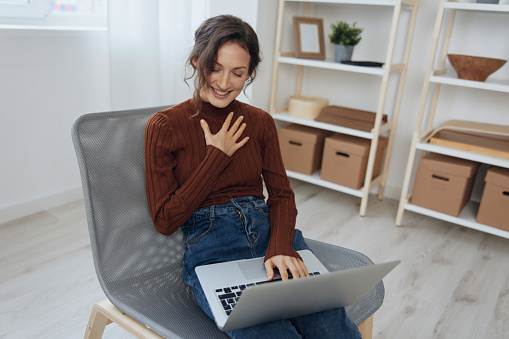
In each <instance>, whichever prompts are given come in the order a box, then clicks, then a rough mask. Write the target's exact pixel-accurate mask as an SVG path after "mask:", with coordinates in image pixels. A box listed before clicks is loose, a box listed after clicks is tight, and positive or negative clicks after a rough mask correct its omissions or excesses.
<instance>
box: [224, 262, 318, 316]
mask: <svg viewBox="0 0 509 339" xmlns="http://www.w3.org/2000/svg"><path fill="white" fill-rule="evenodd" d="M309 275H310V276H314V275H320V272H313V273H309ZM288 278H289V279H292V275H291V274H290V275H289V277H288ZM281 280H282V279H281V278H275V279H272V280H271V281H267V280H265V281H260V282H257V283H251V284H245V285H238V286H229V287H223V288H218V289H216V295H217V297H218V298H219V301H220V302H221V305H222V306H223V309H224V312H225V313H226V315H227V316H228V315H230V313H231V312H232V311H233V308H234V307H235V305H236V304H237V301H238V300H239V298H240V296H241V295H242V292H243V291H244V290H245V289H247V288H249V287H253V286H259V285H263V284H267V283H271V282H274V281H281Z"/></svg>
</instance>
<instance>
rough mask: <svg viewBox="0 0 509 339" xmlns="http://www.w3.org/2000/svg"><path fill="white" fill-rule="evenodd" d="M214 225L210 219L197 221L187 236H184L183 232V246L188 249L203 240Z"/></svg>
mask: <svg viewBox="0 0 509 339" xmlns="http://www.w3.org/2000/svg"><path fill="white" fill-rule="evenodd" d="M214 224H215V222H214V220H212V219H204V220H201V221H197V222H196V223H195V224H194V227H192V228H193V229H192V232H190V233H189V235H188V236H185V235H186V233H185V232H184V245H185V246H186V247H188V246H190V245H192V244H194V243H196V242H197V241H199V240H201V239H203V238H205V237H206V236H207V235H209V234H210V233H211V232H212V230H213V229H214Z"/></svg>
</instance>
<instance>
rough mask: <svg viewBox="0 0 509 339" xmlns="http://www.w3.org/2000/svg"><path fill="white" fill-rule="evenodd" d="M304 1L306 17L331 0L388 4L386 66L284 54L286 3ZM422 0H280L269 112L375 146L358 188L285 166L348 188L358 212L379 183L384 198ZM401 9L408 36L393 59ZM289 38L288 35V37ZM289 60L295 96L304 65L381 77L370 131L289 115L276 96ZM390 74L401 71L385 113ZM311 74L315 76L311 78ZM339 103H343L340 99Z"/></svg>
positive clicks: (314, 181) (315, 179)
mask: <svg viewBox="0 0 509 339" xmlns="http://www.w3.org/2000/svg"><path fill="white" fill-rule="evenodd" d="M295 2H300V3H305V4H306V5H305V10H304V15H303V16H306V17H309V16H310V13H311V9H312V8H314V6H320V5H323V4H328V5H331V4H333V5H337V6H378V7H388V8H392V9H393V12H392V20H391V29H390V36H389V41H388V46H387V52H386V57H385V62H384V66H383V67H381V68H374V67H361V66H352V65H346V64H341V63H336V62H334V61H330V60H325V61H324V60H310V59H302V58H296V57H293V56H292V55H293V53H283V52H282V51H281V42H282V39H283V21H284V13H285V5H286V4H287V3H295ZM418 4H419V0H308V1H302V0H279V12H278V23H277V33H276V51H275V57H274V72H273V79H272V93H271V100H270V113H271V114H272V116H273V117H274V119H276V120H279V121H283V122H289V123H295V124H299V125H305V126H310V127H314V128H319V129H323V130H328V131H333V132H336V133H343V134H348V135H353V136H357V137H361V138H365V139H370V140H371V147H370V152H369V156H368V165H367V170H366V178H365V181H364V186H363V187H362V188H361V189H360V190H354V189H351V188H348V187H344V186H341V185H337V184H334V183H331V182H328V181H325V180H322V179H320V172H317V173H314V174H313V175H304V174H300V173H296V172H292V171H287V174H288V176H289V177H292V178H295V179H298V180H302V181H306V182H310V183H312V184H315V185H320V186H323V187H326V188H329V189H333V190H336V191H338V192H343V193H347V194H350V195H353V196H357V197H360V198H361V205H360V211H359V214H360V215H365V213H366V209H367V203H368V196H369V193H370V192H371V191H372V190H373V189H374V188H376V187H377V186H378V187H379V192H378V197H379V198H380V199H381V198H382V197H383V194H384V188H385V183H386V181H387V171H388V167H389V162H390V157H391V152H392V147H393V142H394V135H395V130H396V125H397V121H398V116H399V111H400V103H401V98H402V95H403V89H404V84H405V79H406V72H407V65H408V60H409V58H410V49H411V43H412V40H413V33H414V28H415V21H416V17H417V8H418ZM402 10H408V11H410V19H409V22H408V30H407V37H406V40H405V45H404V47H405V48H404V54H403V58H402V62H401V63H393V56H394V49H395V45H396V38H397V32H398V24H399V23H400V19H401V18H400V15H401V12H402ZM287 38H289V37H287ZM281 64H288V65H295V66H298V70H296V72H298V80H297V84H296V88H297V90H296V93H295V94H296V95H301V92H302V85H303V82H304V79H303V78H304V69H305V68H320V69H327V70H330V71H334V72H351V73H357V74H366V75H371V76H373V79H374V81H380V82H381V86H380V92H379V97H378V105H377V110H376V118H375V123H374V127H373V129H372V130H371V132H365V131H360V130H355V129H351V128H346V127H341V126H336V125H331V124H326V123H321V122H317V121H314V120H311V119H301V118H296V117H294V116H291V115H290V114H288V113H287V110H288V108H287V107H279V108H278V107H276V100H277V98H278V94H277V92H278V85H279V84H278V77H279V72H280V68H279V65H281ZM391 74H398V76H399V85H398V88H397V92H396V94H395V97H394V98H392V99H393V100H394V109H393V110H392V112H384V107H385V102H386V99H387V97H388V83H389V76H390V75H391ZM310 78H311V77H310ZM317 80H318V81H319V79H306V80H305V81H317ZM338 81H341V80H338ZM338 105H340V103H338ZM384 113H385V114H387V115H388V117H389V121H388V122H387V123H383V122H382V116H383V114H384ZM382 133H385V134H388V138H389V140H388V145H387V150H386V154H385V161H384V165H383V168H382V171H381V174H380V175H379V176H378V177H377V178H374V179H371V177H372V174H373V167H374V163H375V154H376V149H377V144H378V139H379V136H380V135H381V134H382Z"/></svg>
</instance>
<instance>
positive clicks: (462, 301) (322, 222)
mask: <svg viewBox="0 0 509 339" xmlns="http://www.w3.org/2000/svg"><path fill="white" fill-rule="evenodd" d="M292 185H293V187H294V190H295V192H296V198H297V206H298V208H299V216H298V219H297V220H298V225H297V227H298V228H300V229H301V230H302V231H303V232H304V235H305V236H306V237H308V238H312V239H317V240H321V241H325V242H329V243H333V244H336V245H340V246H343V247H347V248H351V249H355V250H358V251H360V252H363V253H365V254H367V255H368V256H369V257H370V258H371V259H372V260H373V261H374V262H383V261H387V260H393V259H401V260H402V262H401V264H400V265H399V266H398V267H396V269H395V270H394V271H393V272H391V273H390V274H389V275H388V276H387V277H386V278H385V279H384V283H385V288H386V296H385V301H384V304H383V305H382V307H381V309H380V310H378V312H377V313H376V314H375V320H374V338H391V339H392V338H509V240H507V239H502V238H498V237H496V236H492V235H488V234H484V233H481V232H478V231H474V230H470V229H467V228H463V227H460V226H456V225H453V224H449V223H446V222H442V221H438V220H435V219H432V218H429V217H424V216H420V215H417V214H414V213H411V212H406V213H405V217H404V221H403V226H402V227H396V226H394V220H395V215H396V209H397V203H396V202H395V201H391V200H388V199H385V200H383V201H378V200H377V199H376V198H375V197H374V196H373V197H372V199H371V200H370V203H369V205H368V213H367V215H366V216H365V217H360V216H359V215H358V210H359V204H360V199H359V198H355V197H352V196H349V195H346V194H342V193H338V192H334V191H331V190H327V189H322V188H319V187H317V186H314V185H310V184H305V183H302V182H299V181H292ZM0 267H1V271H0V338H2V339H8V338H12V339H19V338H65V339H67V338H82V337H83V334H84V331H85V326H86V324H87V320H88V316H89V312H90V309H91V307H92V305H93V304H94V303H95V302H98V301H101V300H103V299H104V294H103V293H102V290H101V288H100V286H99V283H98V282H97V279H96V276H95V271H94V266H93V261H92V255H91V252H90V243H89V239H88V230H87V226H86V219H85V213H84V207H83V203H82V202H81V201H78V202H74V203H70V204H68V205H65V206H62V207H59V208H55V209H52V210H48V211H45V212H41V213H38V214H36V215H33V216H30V217H26V218H23V219H20V220H17V221H14V222H10V223H6V224H3V225H0ZM104 337H105V338H130V335H129V334H128V333H126V332H125V331H123V330H122V329H121V328H119V327H117V326H116V325H114V324H112V325H109V326H108V327H107V330H106V332H105V335H104Z"/></svg>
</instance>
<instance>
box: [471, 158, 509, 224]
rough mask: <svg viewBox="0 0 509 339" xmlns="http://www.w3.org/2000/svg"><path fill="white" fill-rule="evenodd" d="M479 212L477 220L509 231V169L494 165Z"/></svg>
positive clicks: (487, 179)
mask: <svg viewBox="0 0 509 339" xmlns="http://www.w3.org/2000/svg"><path fill="white" fill-rule="evenodd" d="M485 181H486V185H485V186H484V192H483V195H482V199H481V205H480V206H479V212H478V213H477V222H478V223H481V224H485V225H489V226H493V227H497V228H501V229H503V230H506V231H509V169H508V168H501V167H492V168H490V169H489V170H488V173H487V174H486V179H485Z"/></svg>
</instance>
